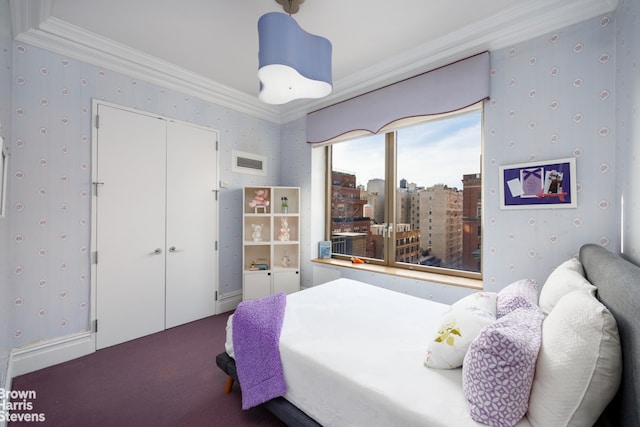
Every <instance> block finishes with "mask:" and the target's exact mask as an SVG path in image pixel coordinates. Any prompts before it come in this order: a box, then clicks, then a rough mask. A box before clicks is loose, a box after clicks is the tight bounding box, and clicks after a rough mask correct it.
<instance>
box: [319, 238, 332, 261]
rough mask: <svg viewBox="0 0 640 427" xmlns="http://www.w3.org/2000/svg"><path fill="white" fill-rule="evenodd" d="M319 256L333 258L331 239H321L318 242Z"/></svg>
mask: <svg viewBox="0 0 640 427" xmlns="http://www.w3.org/2000/svg"><path fill="white" fill-rule="evenodd" d="M318 258H322V259H329V258H331V241H330V240H321V241H320V242H318Z"/></svg>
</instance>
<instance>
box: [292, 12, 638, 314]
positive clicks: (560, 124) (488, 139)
mask: <svg viewBox="0 0 640 427" xmlns="http://www.w3.org/2000/svg"><path fill="white" fill-rule="evenodd" d="M615 36H616V27H615V16H614V15H606V16H602V17H599V18H596V19H592V20H590V21H588V22H584V23H581V24H578V25H575V26H571V27H569V28H565V29H562V30H561V31H557V32H555V33H552V34H548V35H545V36H542V37H539V38H536V39H534V40H530V41H527V42H524V43H519V44H517V45H514V46H512V47H509V48H506V49H501V50H498V51H494V52H491V64H492V65H491V67H492V70H491V100H490V101H489V102H487V103H486V106H485V123H484V134H485V141H484V172H483V180H484V183H485V193H484V196H483V197H484V210H483V212H484V215H485V217H484V245H483V257H484V259H483V262H484V264H483V269H484V271H485V279H484V281H485V288H486V289H488V290H499V289H501V288H502V287H503V286H505V285H507V284H509V283H511V282H512V281H515V280H518V279H521V278H533V279H537V280H538V281H539V282H540V283H541V284H542V283H543V282H544V279H545V278H546V277H547V275H548V273H549V271H550V270H551V269H552V268H553V267H555V266H556V265H557V264H559V262H561V261H563V260H565V259H568V258H569V257H571V256H572V255H574V254H576V253H577V251H578V249H579V247H580V245H581V244H583V243H587V242H596V243H599V244H601V245H603V246H605V247H607V248H609V249H610V250H612V251H614V252H615V251H618V249H619V247H620V238H619V221H618V218H619V203H618V197H617V196H616V173H615V166H616V134H615V133H616V131H615V128H616V94H615V91H616V87H615V70H616V65H615V64H616V63H615V54H616V45H615ZM635 79H636V80H637V77H635ZM303 125H304V124H303V123H302V126H303ZM299 128H300V124H299V123H298V122H294V123H292V124H291V126H290V128H288V127H284V128H283V144H287V145H293V144H297V143H299V142H300V141H301V140H302V141H303V140H304V134H302V135H301V134H300V132H299ZM566 157H575V158H576V162H577V184H578V207H577V209H555V210H553V209H538V210H518V211H514V210H509V211H506V210H500V208H499V206H500V202H499V196H500V191H499V182H498V181H499V174H498V169H499V167H500V166H501V165H508V164H516V163H523V162H527V161H537V160H540V161H542V160H550V159H558V158H566ZM299 167H300V168H304V169H306V168H309V167H310V163H309V162H303V163H299ZM307 188H309V187H307ZM304 190H305V189H304V188H303V194H304ZM303 202H304V201H303ZM312 226H315V227H321V226H322V224H320V223H317V224H312ZM313 268H314V266H313V265H312V264H311V263H308V264H307V265H304V266H303V270H304V274H303V279H304V282H303V285H305V284H306V285H308V284H309V282H310V280H311V277H310V273H309V272H310V271H312V270H313ZM316 268H318V267H316ZM339 274H340V275H342V276H343V277H349V278H354V279H358V280H364V281H367V282H369V283H373V284H376V285H378V286H383V287H388V288H391V289H395V290H399V291H401V292H406V293H409V294H413V295H418V296H421V297H424V298H432V299H435V300H439V301H442V302H448V303H451V302H453V301H455V300H456V299H458V298H460V296H463V295H465V294H466V293H468V292H469V291H468V290H465V289H461V288H455V287H451V286H446V285H439V284H434V283H428V282H422V281H415V280H408V279H402V278H397V277H393V276H385V275H377V274H373V273H364V272H358V271H354V270H351V269H343V270H341V271H340V272H339Z"/></svg>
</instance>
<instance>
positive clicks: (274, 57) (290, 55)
mask: <svg viewBox="0 0 640 427" xmlns="http://www.w3.org/2000/svg"><path fill="white" fill-rule="evenodd" d="M276 1H277V2H278V3H280V4H283V6H284V9H285V11H287V12H289V13H292V11H293V13H295V12H296V11H297V10H298V5H299V3H301V1H300V0H298V1H296V2H295V4H294V2H293V1H292V0H276ZM302 1H304V0H302ZM285 2H287V3H288V4H284V3H285ZM287 5H288V6H289V7H288V8H287ZM258 37H259V52H258V60H259V61H258V62H259V69H258V78H259V79H260V95H259V96H258V98H259V99H260V100H261V101H262V102H265V103H267V104H276V105H279V104H286V103H287V102H290V101H293V100H294V99H302V98H322V97H324V96H327V95H329V94H330V93H331V90H332V80H331V42H329V40H327V39H325V38H324V37H320V36H315V35H313V34H309V33H307V32H306V31H304V30H303V29H302V28H301V27H300V26H299V25H298V23H297V22H296V21H295V20H294V19H293V18H292V17H291V15H287V14H284V13H280V12H271V13H267V14H265V15H263V16H262V17H260V19H259V20H258Z"/></svg>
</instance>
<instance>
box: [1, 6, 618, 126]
mask: <svg viewBox="0 0 640 427" xmlns="http://www.w3.org/2000/svg"><path fill="white" fill-rule="evenodd" d="M9 1H10V7H11V21H12V31H13V35H14V38H15V39H16V40H18V41H21V42H25V43H29V44H32V45H35V46H37V47H42V48H45V49H48V50H52V51H54V52H57V53H60V54H62V55H66V56H69V57H73V58H76V59H80V60H83V61H86V62H89V63H93V64H95V65H98V66H101V67H105V68H108V69H112V70H114V71H119V72H123V73H126V74H127V75H130V76H132V77H135V78H140V79H143V80H147V81H150V82H151V83H156V84H159V85H162V86H165V87H169V88H170V89H176V90H179V91H181V92H184V93H187V94H193V95H195V96H198V97H200V98H203V99H205V100H210V101H211V102H215V103H217V104H220V105H223V106H227V107H230V108H233V109H235V110H238V111H241V112H245V113H248V114H251V115H254V116H257V117H261V118H265V119H268V120H272V121H275V122H279V123H282V122H286V121H288V120H290V119H292V118H296V117H299V116H301V115H303V114H304V113H306V112H308V111H311V110H313V109H317V108H319V107H322V106H325V105H329V104H331V103H334V102H337V101H340V100H343V99H347V98H349V97H352V96H355V95H357V94H359V93H363V92H365V91H368V90H371V89H374V88H376V87H380V86H382V85H385V84H388V83H391V82H394V81H398V80H400V79H402V78H406V77H410V76H412V75H416V74H419V73H421V72H424V71H428V70H430V69H433V68H436V67H439V66H441V65H445V64H446V63H449V62H452V61H455V60H458V59H462V58H465V57H467V56H470V55H473V54H475V53H478V52H482V51H484V50H495V49H500V48H503V47H507V46H509V45H511V44H513V43H517V42H519V41H523V40H526V39H529V38H532V37H536V36H538V35H542V34H545V33H549V32H552V31H555V30H557V29H559V28H562V27H565V26H567V25H571V24H574V23H577V22H580V21H584V20H586V19H589V18H592V17H594V16H597V15H600V14H602V13H607V12H609V11H611V10H614V9H615V7H616V6H617V0H456V1H438V2H436V1H433V0H398V1H389V0H386V1H382V0H349V1H346V0H306V1H305V2H304V3H302V4H301V6H300V10H299V12H298V13H297V14H295V15H293V17H294V18H295V19H296V21H297V22H298V23H299V24H300V26H301V27H302V28H303V29H304V30H306V31H307V32H309V33H312V34H316V35H320V36H323V37H326V38H328V39H329V40H330V41H331V42H332V45H333V58H332V61H333V83H334V90H333V93H332V94H331V95H330V96H329V97H327V98H324V99H321V100H299V101H293V102H291V103H289V104H285V105H283V106H272V105H265V104H262V103H260V102H259V101H258V99H257V94H258V87H259V81H258V78H257V74H256V73H257V68H258V35H257V21H258V18H259V17H260V16H261V15H263V14H264V13H267V12H273V11H283V10H282V7H281V6H280V5H279V4H277V3H276V1H275V0H180V1H176V0H109V1H104V0H9Z"/></svg>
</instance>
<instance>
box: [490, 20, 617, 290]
mask: <svg viewBox="0 0 640 427" xmlns="http://www.w3.org/2000/svg"><path fill="white" fill-rule="evenodd" d="M615 34H616V28H615V22H614V17H613V16H610V15H606V16H603V17H599V18H596V19H592V20H590V21H587V22H585V23H582V24H579V25H575V26H572V27H569V28H565V29H563V30H561V31H557V32H555V33H552V34H548V35H546V36H543V37H540V38H537V39H535V40H531V41H528V42H524V43H520V44H518V45H516V46H513V47H510V48H507V49H503V50H500V51H497V52H492V54H491V67H492V69H491V100H490V101H489V102H488V104H487V106H486V110H485V112H486V115H485V124H484V126H485V129H484V130H485V147H484V167H485V169H484V175H483V181H484V185H485V193H484V214H485V218H484V242H483V245H484V247H483V257H484V264H483V268H484V271H485V272H486V276H485V283H486V286H487V288H489V289H500V288H502V287H503V286H505V285H507V284H508V283H510V282H512V281H514V280H517V279H520V278H534V279H538V281H539V282H540V283H541V284H542V282H543V280H544V279H545V278H546V276H547V275H548V273H549V271H550V269H552V268H553V267H554V266H556V265H557V264H558V263H559V262H561V261H563V260H565V259H567V258H569V257H570V256H572V255H574V254H576V253H577V251H578V249H579V247H580V245H581V244H583V243H589V242H591V243H599V244H601V245H603V246H605V247H607V248H608V249H610V250H612V251H617V250H618V249H619V247H620V239H619V226H618V218H619V203H618V200H617V197H616V181H615V159H616V135H615V127H616V122H615V117H616V116H615V114H616V93H615V69H616V64H615V54H616V51H615ZM566 157H575V158H576V169H577V180H576V182H577V187H578V188H577V190H578V192H577V196H578V207H577V209H555V210H554V209H540V210H523V211H512V210H500V209H499V205H500V191H499V171H498V169H499V166H501V165H508V164H515V163H523V162H527V161H536V160H550V159H558V158H566Z"/></svg>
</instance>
